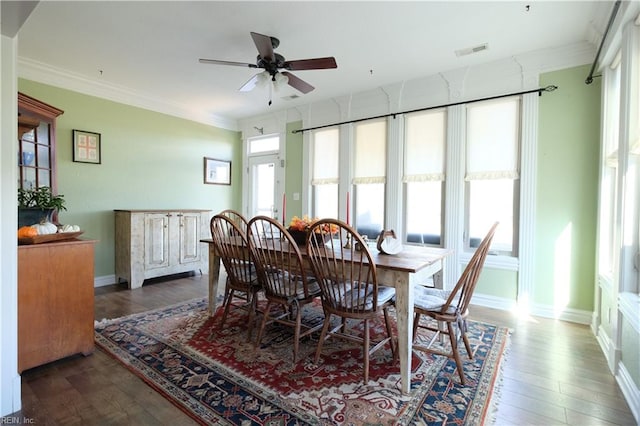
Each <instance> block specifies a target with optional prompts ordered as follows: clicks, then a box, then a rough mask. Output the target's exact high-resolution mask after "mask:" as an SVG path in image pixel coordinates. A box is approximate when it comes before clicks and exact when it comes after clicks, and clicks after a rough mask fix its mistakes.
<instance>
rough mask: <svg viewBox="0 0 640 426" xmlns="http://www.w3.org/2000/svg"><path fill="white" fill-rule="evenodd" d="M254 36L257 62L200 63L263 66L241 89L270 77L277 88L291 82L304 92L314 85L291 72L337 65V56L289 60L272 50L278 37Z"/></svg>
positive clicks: (245, 90) (254, 34) (213, 61)
mask: <svg viewBox="0 0 640 426" xmlns="http://www.w3.org/2000/svg"><path fill="white" fill-rule="evenodd" d="M251 38H253V42H254V43H255V45H256V48H257V49H258V57H257V60H256V63H255V64H249V63H244V62H232V61H219V60H217V59H202V58H201V59H200V63H202V64H216V65H234V66H240V67H249V68H261V69H263V70H264V71H262V72H260V73H258V74H256V75H254V76H253V77H251V78H250V79H249V81H247V82H246V83H245V84H243V85H242V87H240V91H241V92H248V91H250V90H253V88H255V87H256V86H257V85H259V84H261V83H264V82H266V81H267V80H268V79H271V81H273V83H274V85H275V86H276V87H278V85H282V84H288V85H289V86H291V87H293V88H294V89H297V90H299V91H301V92H302V93H305V94H306V93H309V92H310V91H312V90H313V89H314V87H313V86H312V85H310V84H309V83H307V82H306V81H304V80H302V79H301V78H299V77H296V76H295V75H293V74H292V73H290V72H289V71H303V70H321V69H329V68H337V67H338V65H337V64H336V60H335V58H334V57H326V58H313V59H299V60H296V61H287V60H285V59H284V57H283V56H282V55H280V54H278V53H275V52H274V51H273V49H275V48H277V47H278V46H279V45H280V40H278V39H277V38H275V37H270V36H266V35H262V34H258V33H254V32H252V33H251ZM280 70H284V71H282V72H281V71H280ZM269 105H271V101H269Z"/></svg>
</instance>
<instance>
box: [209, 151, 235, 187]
mask: <svg viewBox="0 0 640 426" xmlns="http://www.w3.org/2000/svg"><path fill="white" fill-rule="evenodd" d="M204 183H207V184H211V185H231V161H225V160H217V159H215V158H209V157H204Z"/></svg>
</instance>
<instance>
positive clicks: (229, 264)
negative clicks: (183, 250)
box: [210, 214, 262, 340]
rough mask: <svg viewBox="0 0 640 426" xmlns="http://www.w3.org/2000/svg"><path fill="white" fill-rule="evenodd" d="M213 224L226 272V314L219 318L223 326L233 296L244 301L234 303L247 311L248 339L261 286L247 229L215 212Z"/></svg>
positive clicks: (213, 231) (215, 243)
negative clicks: (250, 248) (238, 303)
mask: <svg viewBox="0 0 640 426" xmlns="http://www.w3.org/2000/svg"><path fill="white" fill-rule="evenodd" d="M240 226H242V221H241V222H240ZM210 227H211V238H212V240H213V245H214V247H215V250H216V251H217V252H218V254H219V256H220V259H221V260H222V263H223V265H224V268H225V270H226V272H227V281H226V286H225V294H224V300H223V303H222V306H223V307H224V313H223V314H222V319H221V320H220V327H224V323H225V321H226V319H227V315H228V314H229V309H230V307H231V305H233V299H234V298H237V299H241V300H242V301H243V303H241V304H240V305H234V306H237V307H239V308H242V309H245V310H247V312H248V322H247V339H248V340H251V333H252V328H253V321H254V317H255V314H256V304H257V299H258V292H259V291H260V290H261V288H262V285H261V283H260V281H259V279H258V274H257V271H256V268H255V265H254V261H253V258H252V257H251V253H250V250H249V244H248V241H247V235H246V233H245V230H243V229H241V228H240V227H239V226H238V225H237V224H236V222H235V221H234V219H233V218H230V217H229V216H228V215H223V214H217V215H215V216H214V217H212V218H211V222H210Z"/></svg>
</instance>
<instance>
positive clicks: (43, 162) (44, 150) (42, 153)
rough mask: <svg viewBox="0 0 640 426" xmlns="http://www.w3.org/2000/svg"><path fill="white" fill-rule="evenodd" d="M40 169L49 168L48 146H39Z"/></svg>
mask: <svg viewBox="0 0 640 426" xmlns="http://www.w3.org/2000/svg"><path fill="white" fill-rule="evenodd" d="M37 164H38V167H44V168H49V165H50V164H51V162H50V161H49V147H48V146H46V145H38V163H37Z"/></svg>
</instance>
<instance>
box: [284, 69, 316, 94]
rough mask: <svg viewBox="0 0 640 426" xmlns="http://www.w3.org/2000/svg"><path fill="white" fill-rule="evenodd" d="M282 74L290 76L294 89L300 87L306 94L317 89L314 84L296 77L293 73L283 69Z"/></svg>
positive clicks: (290, 83)
mask: <svg viewBox="0 0 640 426" xmlns="http://www.w3.org/2000/svg"><path fill="white" fill-rule="evenodd" d="M281 74H282V75H286V76H287V77H289V86H291V87H293V88H294V89H298V90H299V91H301V92H302V93H305V94H306V93H309V92H310V91H312V90H313V89H315V87H313V86H312V85H310V84H309V83H307V82H306V81H304V80H302V79H300V78H298V77H296V76H295V75H293V74H291V73H290V72H286V71H283V72H282V73H281Z"/></svg>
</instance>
